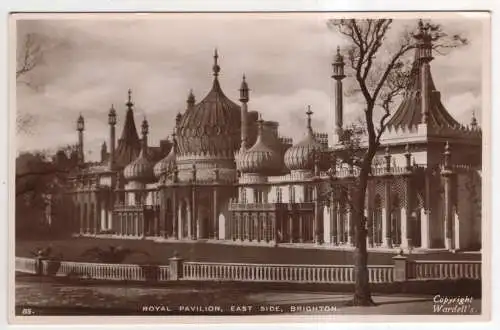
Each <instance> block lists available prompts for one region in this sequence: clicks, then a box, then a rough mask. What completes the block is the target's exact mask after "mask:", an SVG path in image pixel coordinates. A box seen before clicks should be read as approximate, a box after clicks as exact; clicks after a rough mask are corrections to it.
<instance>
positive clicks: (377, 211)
mask: <svg viewBox="0 0 500 330" xmlns="http://www.w3.org/2000/svg"><path fill="white" fill-rule="evenodd" d="M372 212H373V216H372V219H373V228H372V237H373V244H374V245H382V200H381V198H380V195H378V194H377V195H375V202H374V204H373V211H372Z"/></svg>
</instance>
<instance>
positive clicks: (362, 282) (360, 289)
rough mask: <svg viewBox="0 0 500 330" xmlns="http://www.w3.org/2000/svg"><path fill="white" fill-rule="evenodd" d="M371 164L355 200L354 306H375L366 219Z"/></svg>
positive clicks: (362, 172) (361, 177)
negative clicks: (366, 198) (366, 197)
mask: <svg viewBox="0 0 500 330" xmlns="http://www.w3.org/2000/svg"><path fill="white" fill-rule="evenodd" d="M369 170H370V165H369V164H368V166H363V167H362V168H361V170H360V174H359V183H358V184H359V186H358V187H357V188H358V189H356V190H357V191H356V196H355V198H354V200H353V206H354V210H353V211H354V212H353V214H352V215H353V220H354V235H355V236H354V240H355V244H356V247H355V250H354V277H355V284H354V297H353V299H352V305H353V306H373V305H375V303H374V302H373V300H372V297H371V292H370V283H369V277H368V251H367V249H366V247H367V246H366V235H367V231H366V221H365V216H364V209H365V195H366V187H367V185H368V173H369Z"/></svg>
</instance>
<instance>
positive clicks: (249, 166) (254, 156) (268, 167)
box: [238, 119, 281, 174]
mask: <svg viewBox="0 0 500 330" xmlns="http://www.w3.org/2000/svg"><path fill="white" fill-rule="evenodd" d="M262 126H263V120H262V119H260V120H259V135H258V137H257V141H256V142H255V144H254V145H253V146H252V147H251V148H250V149H248V150H247V151H244V152H242V153H241V154H240V155H239V157H238V169H239V170H240V171H241V172H242V173H259V174H267V173H274V172H276V171H279V170H280V169H281V157H280V154H279V153H278V152H277V151H276V150H274V149H272V148H270V147H269V146H267V145H266V143H265V142H264V141H263V138H262V130H263V127H262Z"/></svg>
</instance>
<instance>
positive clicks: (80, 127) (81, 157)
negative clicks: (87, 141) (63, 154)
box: [76, 114, 85, 165]
mask: <svg viewBox="0 0 500 330" xmlns="http://www.w3.org/2000/svg"><path fill="white" fill-rule="evenodd" d="M76 130H77V131H78V164H80V165H81V164H83V163H84V162H85V158H84V152H83V131H84V130H85V120H84V119H83V116H82V114H80V116H78V119H77V120H76Z"/></svg>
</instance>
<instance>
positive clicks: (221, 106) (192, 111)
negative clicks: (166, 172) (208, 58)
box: [177, 51, 241, 159]
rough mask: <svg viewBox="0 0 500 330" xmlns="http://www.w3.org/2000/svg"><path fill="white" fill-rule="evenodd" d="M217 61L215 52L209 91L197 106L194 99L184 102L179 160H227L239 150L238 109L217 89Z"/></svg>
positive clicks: (239, 110) (179, 132) (239, 124)
mask: <svg viewBox="0 0 500 330" xmlns="http://www.w3.org/2000/svg"><path fill="white" fill-rule="evenodd" d="M217 59H218V54H217V51H215V55H214V66H213V75H214V80H213V85H212V89H211V90H210V92H209V93H208V94H207V96H205V98H204V99H203V100H202V101H201V102H199V103H198V104H195V102H194V98H191V99H190V100H188V108H187V110H186V112H185V113H184V115H183V116H182V118H181V119H180V120H179V126H178V130H177V138H178V146H179V148H178V153H179V156H182V157H183V159H184V158H185V156H188V157H189V156H205V157H206V156H209V157H211V156H214V158H221V157H222V158H225V157H227V158H230V157H233V155H234V152H235V151H236V150H238V149H239V146H240V142H241V140H240V129H241V128H240V127H241V114H240V112H241V108H240V106H239V105H238V104H236V103H234V102H233V101H231V100H230V99H229V98H228V97H227V96H226V95H225V94H224V92H223V91H222V89H221V86H220V84H219V80H218V75H219V72H220V67H219V65H218V63H217Z"/></svg>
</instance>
